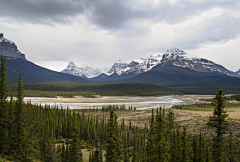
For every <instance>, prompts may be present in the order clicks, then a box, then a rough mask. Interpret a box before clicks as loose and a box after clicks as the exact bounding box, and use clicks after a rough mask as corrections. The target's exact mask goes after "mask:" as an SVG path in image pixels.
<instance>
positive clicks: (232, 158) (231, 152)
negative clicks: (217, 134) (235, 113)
mask: <svg viewBox="0 0 240 162" xmlns="http://www.w3.org/2000/svg"><path fill="white" fill-rule="evenodd" d="M227 143H228V145H227V159H228V161H229V162H238V158H237V146H236V143H235V141H234V140H233V133H232V132H230V135H229V137H228V140H227Z"/></svg>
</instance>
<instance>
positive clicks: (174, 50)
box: [165, 47, 187, 55]
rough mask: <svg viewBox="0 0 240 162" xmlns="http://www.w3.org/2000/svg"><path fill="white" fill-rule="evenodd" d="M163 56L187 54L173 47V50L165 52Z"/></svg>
mask: <svg viewBox="0 0 240 162" xmlns="http://www.w3.org/2000/svg"><path fill="white" fill-rule="evenodd" d="M165 54H180V55H184V54H187V53H186V52H184V51H182V50H180V49H178V48H176V47H175V48H173V49H170V50H167V51H166V52H165Z"/></svg>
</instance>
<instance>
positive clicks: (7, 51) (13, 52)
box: [0, 33, 26, 60]
mask: <svg viewBox="0 0 240 162" xmlns="http://www.w3.org/2000/svg"><path fill="white" fill-rule="evenodd" d="M0 53H1V54H2V55H3V56H7V57H12V58H21V59H24V60H26V58H25V55H24V54H22V53H21V52H20V51H19V50H18V49H17V46H16V45H15V43H13V42H12V41H10V40H8V39H6V38H4V37H3V33H0Z"/></svg>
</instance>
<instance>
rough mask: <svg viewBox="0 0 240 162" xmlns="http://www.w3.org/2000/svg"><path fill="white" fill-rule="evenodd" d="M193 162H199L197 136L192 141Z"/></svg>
mask: <svg viewBox="0 0 240 162" xmlns="http://www.w3.org/2000/svg"><path fill="white" fill-rule="evenodd" d="M192 155H193V156H192V161H198V140H197V136H196V135H195V136H194V137H193V140H192Z"/></svg>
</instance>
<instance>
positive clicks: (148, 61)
mask: <svg viewBox="0 0 240 162" xmlns="http://www.w3.org/2000/svg"><path fill="white" fill-rule="evenodd" d="M167 65H173V66H176V67H183V68H188V69H190V70H193V71H196V72H203V73H213V72H218V73H222V74H225V75H228V76H232V77H237V74H236V73H234V72H232V71H230V70H228V69H226V68H225V67H223V66H222V65H219V64H216V63H214V62H212V61H209V60H207V59H204V58H198V57H196V56H194V55H189V54H187V53H186V52H184V51H182V50H180V49H178V48H173V49H170V50H167V51H166V52H165V53H164V54H161V55H157V56H153V55H151V56H150V57H147V58H140V59H138V60H133V61H131V62H130V63H125V62H122V61H121V60H118V61H117V62H116V63H114V64H113V66H112V67H111V69H110V71H109V72H108V73H106V74H107V75H104V77H103V76H102V75H101V76H99V77H94V78H92V79H91V80H94V81H109V80H119V79H128V78H131V77H134V76H137V75H139V74H142V73H145V72H148V71H151V70H152V69H154V68H156V67H157V68H158V69H159V68H162V67H164V66H167Z"/></svg>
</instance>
